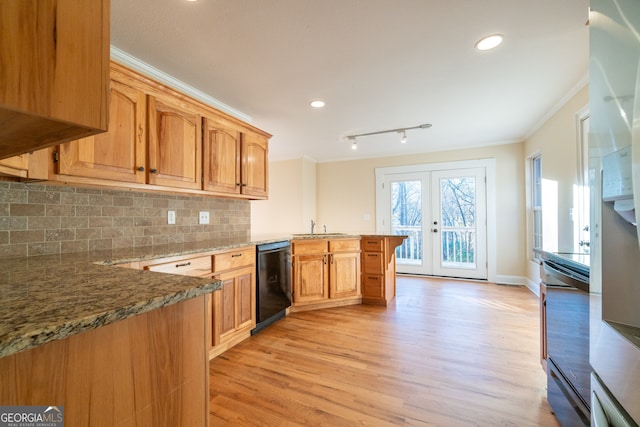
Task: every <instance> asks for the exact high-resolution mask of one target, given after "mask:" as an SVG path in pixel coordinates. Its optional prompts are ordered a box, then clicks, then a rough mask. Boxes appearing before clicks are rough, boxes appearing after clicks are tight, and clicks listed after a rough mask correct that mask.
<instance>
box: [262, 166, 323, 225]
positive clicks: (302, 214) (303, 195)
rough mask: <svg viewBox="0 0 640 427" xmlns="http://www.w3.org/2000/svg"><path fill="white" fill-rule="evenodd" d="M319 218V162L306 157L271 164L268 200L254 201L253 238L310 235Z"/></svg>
mask: <svg viewBox="0 0 640 427" xmlns="http://www.w3.org/2000/svg"><path fill="white" fill-rule="evenodd" d="M311 219H314V220H315V219H316V163H315V162H314V161H313V160H310V159H307V158H300V159H294V160H285V161H280V162H270V163H269V200H255V201H252V202H251V233H252V234H253V235H254V236H260V235H267V234H278V233H280V234H282V233H301V232H309V227H310V222H311Z"/></svg>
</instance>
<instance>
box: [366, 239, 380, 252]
mask: <svg viewBox="0 0 640 427" xmlns="http://www.w3.org/2000/svg"><path fill="white" fill-rule="evenodd" d="M383 249H384V239H383V238H377V237H369V238H363V239H362V250H363V251H365V252H382V250H383Z"/></svg>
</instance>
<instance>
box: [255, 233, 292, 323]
mask: <svg viewBox="0 0 640 427" xmlns="http://www.w3.org/2000/svg"><path fill="white" fill-rule="evenodd" d="M290 247H291V244H290V243H289V242H288V241H282V242H273V243H266V244H262V245H257V247H256V269H257V271H256V287H257V289H256V327H255V329H253V330H252V331H251V334H252V335H255V334H256V333H258V332H259V331H260V330H262V329H263V328H265V327H266V326H268V325H270V324H271V323H273V322H275V321H276V320H278V319H281V318H282V317H284V316H285V314H286V310H287V307H289V306H291V251H290Z"/></svg>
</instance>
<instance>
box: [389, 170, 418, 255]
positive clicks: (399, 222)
mask: <svg viewBox="0 0 640 427" xmlns="http://www.w3.org/2000/svg"><path fill="white" fill-rule="evenodd" d="M391 234H393V235H407V236H409V237H408V238H407V239H405V240H404V242H403V243H402V245H401V246H398V247H397V248H396V262H397V263H398V264H409V265H422V182H421V181H420V180H416V181H396V182H392V183H391Z"/></svg>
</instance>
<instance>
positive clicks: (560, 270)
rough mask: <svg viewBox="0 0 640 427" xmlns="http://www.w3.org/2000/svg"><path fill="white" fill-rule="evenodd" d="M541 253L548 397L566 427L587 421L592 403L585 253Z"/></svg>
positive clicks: (587, 268) (587, 279)
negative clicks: (544, 290) (544, 289)
mask: <svg viewBox="0 0 640 427" xmlns="http://www.w3.org/2000/svg"><path fill="white" fill-rule="evenodd" d="M540 255H541V257H542V258H543V261H542V266H541V272H540V273H541V278H542V281H543V283H544V284H545V285H546V294H545V312H546V338H547V399H548V401H549V404H550V405H551V408H552V409H553V411H554V413H555V415H556V418H558V420H559V421H560V423H561V424H562V425H563V426H564V427H569V426H571V427H572V426H579V427H582V426H586V425H589V417H590V407H591V399H590V374H591V366H590V365H589V267H588V261H586V260H588V255H584V254H554V253H548V252H542V253H541V254H540ZM578 260H579V261H578Z"/></svg>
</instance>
